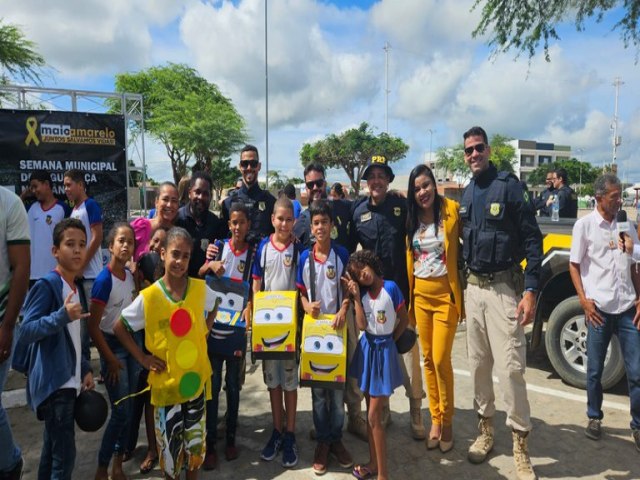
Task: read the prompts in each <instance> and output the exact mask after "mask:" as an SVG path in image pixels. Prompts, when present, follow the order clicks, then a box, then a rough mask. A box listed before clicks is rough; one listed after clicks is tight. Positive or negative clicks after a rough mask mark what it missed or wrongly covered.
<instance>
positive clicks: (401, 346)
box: [396, 328, 417, 354]
mask: <svg viewBox="0 0 640 480" xmlns="http://www.w3.org/2000/svg"><path fill="white" fill-rule="evenodd" d="M416 338H417V336H416V332H415V330H413V329H412V328H405V329H404V332H402V335H400V336H399V337H398V339H397V340H396V348H397V349H398V353H400V354H403V353H407V352H408V351H409V350H411V349H412V348H413V345H414V343H416Z"/></svg>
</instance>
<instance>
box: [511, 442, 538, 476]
mask: <svg viewBox="0 0 640 480" xmlns="http://www.w3.org/2000/svg"><path fill="white" fill-rule="evenodd" d="M511 436H512V437H513V461H514V462H515V464H516V476H517V477H518V480H538V476H537V475H536V473H535V472H534V471H533V465H531V458H530V457H529V447H528V445H527V437H528V436H529V432H520V431H517V430H513V432H512V434H511Z"/></svg>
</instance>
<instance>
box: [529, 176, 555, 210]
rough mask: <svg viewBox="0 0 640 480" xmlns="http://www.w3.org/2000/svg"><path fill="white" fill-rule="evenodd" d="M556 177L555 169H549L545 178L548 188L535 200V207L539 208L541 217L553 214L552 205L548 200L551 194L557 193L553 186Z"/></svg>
mask: <svg viewBox="0 0 640 480" xmlns="http://www.w3.org/2000/svg"><path fill="white" fill-rule="evenodd" d="M554 179H555V173H554V172H553V170H549V171H548V172H547V177H546V180H545V182H544V183H545V184H546V186H547V188H546V189H545V190H544V191H543V192H542V193H541V194H540V196H539V197H538V198H536V199H535V200H534V207H535V209H536V210H538V211H539V212H538V213H539V214H540V216H541V217H550V216H551V207H550V206H548V205H547V203H548V200H549V198H550V197H551V196H553V195H554V194H555V191H556V189H555V187H554V186H553V184H554Z"/></svg>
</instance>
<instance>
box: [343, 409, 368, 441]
mask: <svg viewBox="0 0 640 480" xmlns="http://www.w3.org/2000/svg"><path fill="white" fill-rule="evenodd" d="M347 432H349V433H352V434H353V435H355V436H356V437H358V438H359V439H360V440H362V441H363V442H368V441H369V434H368V433H367V421H366V420H365V419H364V418H362V414H357V415H349V420H348V421H347Z"/></svg>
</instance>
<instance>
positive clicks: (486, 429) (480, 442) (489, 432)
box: [467, 417, 494, 463]
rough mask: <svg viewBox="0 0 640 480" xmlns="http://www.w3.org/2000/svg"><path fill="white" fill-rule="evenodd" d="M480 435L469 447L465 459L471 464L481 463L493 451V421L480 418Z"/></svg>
mask: <svg viewBox="0 0 640 480" xmlns="http://www.w3.org/2000/svg"><path fill="white" fill-rule="evenodd" d="M478 430H480V435H478V437H477V438H476V439H475V441H474V442H473V443H472V444H471V446H470V447H469V452H468V453H467V459H468V460H469V461H470V462H471V463H482V462H484V460H485V459H486V458H487V455H489V452H490V451H491V450H492V449H493V434H494V432H493V421H492V420H491V418H485V417H480V422H479V423H478Z"/></svg>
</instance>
